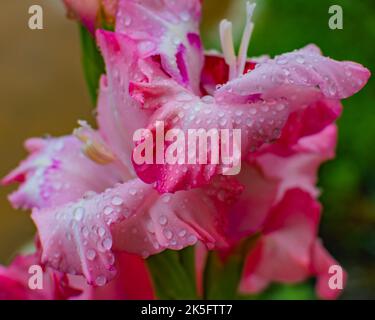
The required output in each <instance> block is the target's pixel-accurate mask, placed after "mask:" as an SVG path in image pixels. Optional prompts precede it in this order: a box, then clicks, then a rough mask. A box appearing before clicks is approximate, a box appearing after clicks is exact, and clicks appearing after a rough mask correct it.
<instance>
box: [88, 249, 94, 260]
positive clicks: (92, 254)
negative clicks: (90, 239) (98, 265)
mask: <svg viewBox="0 0 375 320" xmlns="http://www.w3.org/2000/svg"><path fill="white" fill-rule="evenodd" d="M95 257H96V252H95V250H93V249H89V250H87V252H86V258H87V259H88V260H90V261H93V260H94V259H95Z"/></svg>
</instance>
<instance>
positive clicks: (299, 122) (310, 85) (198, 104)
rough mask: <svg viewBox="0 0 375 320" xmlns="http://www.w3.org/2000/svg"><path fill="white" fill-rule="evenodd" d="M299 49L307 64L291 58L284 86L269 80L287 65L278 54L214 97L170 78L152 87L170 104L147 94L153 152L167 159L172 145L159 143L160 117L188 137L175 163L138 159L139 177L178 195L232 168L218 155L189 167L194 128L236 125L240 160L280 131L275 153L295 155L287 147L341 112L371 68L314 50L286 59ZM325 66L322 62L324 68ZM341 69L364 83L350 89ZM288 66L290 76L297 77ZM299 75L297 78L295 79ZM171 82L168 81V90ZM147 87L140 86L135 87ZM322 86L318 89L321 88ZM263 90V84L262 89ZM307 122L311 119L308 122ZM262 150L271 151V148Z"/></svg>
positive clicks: (314, 131) (232, 128)
mask: <svg viewBox="0 0 375 320" xmlns="http://www.w3.org/2000/svg"><path fill="white" fill-rule="evenodd" d="M298 54H300V55H301V56H302V55H303V57H304V60H303V61H304V63H303V64H302V63H300V62H301V61H300V60H299V59H298V58H295V60H298V61H300V62H294V63H293V64H292V62H290V64H291V66H290V68H291V69H290V70H291V71H294V72H295V75H293V77H295V79H294V80H293V81H292V84H290V83H286V82H285V84H284V85H281V84H280V85H275V84H272V83H274V81H272V80H269V79H268V80H267V76H268V75H269V77H271V76H272V75H273V74H275V73H276V74H277V72H279V71H280V70H283V69H282V68H285V66H283V65H280V62H278V61H279V59H281V58H278V59H276V60H275V61H272V60H266V62H259V63H258V65H259V66H260V67H258V68H255V69H254V70H253V71H251V72H250V73H248V74H246V75H245V76H243V77H241V78H240V79H238V80H233V81H231V82H230V83H228V84H227V85H224V86H223V87H222V88H221V89H218V90H217V91H216V93H215V96H214V98H212V97H211V96H205V97H203V98H199V97H197V96H194V95H193V94H191V93H189V92H188V91H186V90H182V88H180V89H179V87H178V84H176V83H174V82H173V80H171V79H169V80H168V79H166V80H165V81H164V82H163V85H162V86H161V85H160V86H159V87H157V84H154V88H153V89H154V90H155V91H156V92H159V93H160V94H161V95H162V96H163V97H164V100H166V101H165V102H164V103H163V101H161V99H160V98H158V99H156V98H154V97H152V96H151V97H150V95H149V96H148V97H150V98H149V99H148V101H146V102H145V103H144V104H147V106H148V107H149V108H150V106H151V107H152V106H153V107H154V108H156V109H157V110H156V111H155V113H154V114H153V116H152V117H151V118H150V121H149V126H148V130H149V131H148V132H151V133H152V135H153V139H152V141H153V142H154V148H155V150H154V152H153V155H155V154H156V153H157V152H158V150H157V148H159V150H160V149H161V150H164V160H165V159H167V158H168V155H167V154H166V152H167V149H168V146H170V145H173V144H172V143H171V142H166V141H163V142H162V143H164V147H163V145H160V143H159V144H158V145H156V143H155V141H156V138H155V136H156V132H157V122H158V121H159V122H160V121H161V122H163V125H164V131H165V132H167V131H170V129H177V130H178V131H179V133H182V136H183V137H182V138H180V139H179V142H180V143H179V147H180V149H178V150H181V154H183V155H182V156H181V154H180V155H179V156H178V157H177V160H176V162H178V163H177V164H173V163H172V164H171V163H170V162H169V163H164V164H163V163H161V164H160V162H159V163H155V161H154V163H149V162H148V163H147V162H146V163H139V162H137V161H135V169H136V172H137V174H138V176H139V177H140V178H141V179H142V180H143V181H145V182H147V183H153V182H156V188H157V189H158V190H159V192H174V191H176V190H181V189H189V188H196V187H200V186H203V185H205V184H207V183H209V181H210V180H211V179H212V178H213V177H214V176H215V175H217V174H221V173H223V171H224V170H225V169H228V166H226V167H225V166H224V165H223V163H222V162H221V161H220V160H219V162H215V163H213V162H210V161H207V162H206V163H203V164H196V163H195V164H193V165H190V164H189V163H190V161H189V151H191V150H188V144H189V142H190V141H189V137H188V131H189V130H192V129H195V130H196V131H197V130H199V129H204V130H205V133H206V134H207V133H208V132H209V131H210V130H211V129H213V130H216V131H217V130H221V129H227V130H235V129H238V130H239V131H240V133H241V148H240V151H241V152H240V155H241V156H242V158H246V157H248V156H249V155H251V153H252V152H254V151H256V150H257V149H259V147H261V146H262V145H264V144H267V143H269V142H271V141H275V140H278V139H279V138H280V135H281V133H282V134H283V135H282V136H281V137H282V140H281V142H280V144H276V146H275V147H273V146H270V148H271V149H274V151H272V152H275V153H276V152H277V153H279V154H282V153H284V154H286V155H287V154H288V153H290V152H292V153H293V151H292V150H290V149H289V148H290V147H291V146H292V145H293V144H295V143H296V141H297V140H298V139H299V138H300V137H303V136H306V135H311V134H314V133H317V132H319V131H321V130H322V129H324V128H325V127H326V126H328V125H329V124H330V123H332V121H334V120H335V119H336V118H337V117H338V116H339V114H340V112H341V105H340V103H339V101H338V100H335V99H339V98H345V97H347V96H349V95H351V94H354V93H355V92H357V91H358V90H360V89H361V88H362V86H363V85H364V84H365V82H366V81H367V78H368V76H369V72H368V71H367V69H365V68H363V67H361V66H359V65H357V64H353V63H349V62H345V63H344V62H336V61H333V60H330V59H328V58H324V57H322V56H321V55H320V54H318V53H317V52H316V51H315V50H314V49H313V48H310V47H308V48H305V49H302V50H300V51H299V53H298V52H296V53H291V54H287V55H286V56H287V57H288V58H289V59H290V61H294V60H292V59H291V56H293V57H294V55H297V57H298ZM309 59H310V60H309ZM305 61H306V62H305ZM316 61H317V62H316ZM314 63H315V65H314ZM305 64H306V65H305ZM296 65H298V68H297V66H296ZM321 65H323V66H325V69H324V68H322V67H321ZM308 66H309V67H308ZM279 69H280V70H279ZM259 70H260V71H259ZM343 70H346V71H347V72H350V73H351V74H352V77H355V78H354V80H355V83H357V84H358V83H359V82H361V85H360V86H359V85H357V86H354V85H353V86H352V85H350V86H348V85H347V82H348V81H349V80H348V79H347V78H342V77H344V76H346V75H345V73H343ZM263 71H264V72H263ZM291 71H290V75H292V72H291ZM282 72H283V71H282ZM288 72H289V71H288ZM301 74H302V75H304V76H308V77H307V78H306V79H308V80H309V81H307V80H306V81H305V80H303V81H302V80H301V78H298V75H301ZM325 74H328V75H330V78H329V79H330V80H325V79H326V77H327V76H325ZM346 74H347V73H346ZM264 75H266V80H264V79H263V78H264V77H263V76H264ZM340 77H341V78H340ZM298 79H300V82H297V80H298ZM332 79H339V80H340V81H337V82H335V83H336V84H337V86H338V85H341V87H338V88H337V90H336V93H337V94H338V95H337V96H335V95H333V96H332V95H331V96H330V97H328V95H327V98H325V95H326V91H327V90H328V89H326V88H325V86H326V85H327V83H328V82H329V81H331V82H332V81H333V80H332ZM310 80H311V81H310ZM323 80H324V81H325V82H324V81H323ZM354 80H353V81H354ZM167 82H169V87H168V85H167V84H166V83H167ZM351 83H352V82H351ZM142 85H143V84H138V89H139V88H140V87H142ZM148 86H149V85H148ZM318 86H319V87H320V88H321V90H318V89H317V88H318ZM239 88H240V89H241V90H242V91H241V90H240V89H239ZM260 88H263V89H262V90H260ZM145 90H146V89H145ZM252 90H254V91H252ZM139 91H142V90H139ZM278 94H280V95H278ZM306 119H308V120H307V121H306V124H305V122H304V121H305V120H306ZM284 129H285V130H284ZM294 129H295V130H294ZM159 132H160V131H159ZM175 139H176V138H175ZM219 139H220V140H219V142H222V140H221V137H219ZM230 142H231V141H230ZM237 145H238V144H237ZM219 146H220V143H219ZM235 146H236V144H235V143H234V142H232V147H235ZM210 147H211V146H210V145H208V147H207V159H210V157H209V155H210V152H211V151H212V149H211V148H210ZM219 148H220V147H219ZM277 148H278V149H277ZM265 149H266V152H269V151H267V148H265ZM222 151H223V149H220V151H219V154H220V155H221V154H222ZM162 152H163V151H162ZM237 155H238V154H237ZM254 156H256V154H254ZM154 160H155V159H154ZM221 160H222V159H221ZM232 160H234V159H232Z"/></svg>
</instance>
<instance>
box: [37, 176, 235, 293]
mask: <svg viewBox="0 0 375 320" xmlns="http://www.w3.org/2000/svg"><path fill="white" fill-rule="evenodd" d="M241 191H242V189H241V188H240V187H239V186H237V185H233V186H232V185H231V183H230V182H229V181H228V180H227V179H225V178H224V179H219V181H218V182H217V183H214V184H213V185H212V186H211V188H207V189H205V190H199V189H197V190H193V191H189V192H187V191H181V192H177V193H175V194H166V195H164V196H162V197H161V196H160V195H159V194H158V193H157V191H155V190H154V189H153V188H152V186H151V185H147V184H144V183H143V182H141V181H140V180H139V179H135V180H132V181H129V182H127V183H124V184H121V185H117V186H116V187H115V188H113V189H108V190H107V191H106V192H104V193H103V194H98V195H93V196H92V197H91V198H87V197H86V198H85V199H81V200H79V201H77V202H75V203H70V204H68V205H65V206H61V207H57V208H48V209H46V210H41V211H38V210H36V211H34V212H33V215H32V218H33V220H34V222H35V224H36V226H37V228H38V231H39V235H40V241H41V245H42V249H43V255H42V260H43V261H44V262H46V263H47V264H48V265H49V266H52V267H53V268H55V269H58V270H60V271H63V272H68V273H70V274H83V275H84V276H85V277H86V279H87V280H88V282H89V283H90V284H93V285H97V286H102V285H104V284H106V283H107V282H108V281H109V280H110V279H112V278H113V277H114V276H115V274H116V268H115V256H114V254H113V253H114V252H117V251H119V250H120V251H127V252H130V253H136V254H138V255H142V256H143V257H144V258H145V257H148V256H149V255H150V254H156V253H158V252H161V251H163V250H164V249H167V248H168V249H174V250H180V249H182V248H183V247H186V246H189V245H193V244H195V243H196V242H197V241H198V240H201V241H202V242H204V243H205V244H206V245H207V246H209V247H213V246H224V245H226V242H225V239H224V237H223V236H222V230H223V229H224V224H225V209H226V208H227V207H228V205H229V204H230V203H231V202H232V201H233V200H234V199H235V197H236V196H237V194H238V193H239V192H241ZM112 247H113V248H112Z"/></svg>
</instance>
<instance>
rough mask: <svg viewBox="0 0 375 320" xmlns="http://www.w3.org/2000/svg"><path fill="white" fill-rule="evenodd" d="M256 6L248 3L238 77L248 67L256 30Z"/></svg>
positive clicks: (239, 56)
mask: <svg viewBox="0 0 375 320" xmlns="http://www.w3.org/2000/svg"><path fill="white" fill-rule="evenodd" d="M255 6H256V4H255V3H252V4H250V2H247V3H246V14H247V16H246V25H245V29H244V31H243V34H242V40H241V45H240V50H239V53H238V62H237V65H238V69H237V72H238V73H237V76H240V75H242V74H243V71H244V70H245V65H246V59H247V50H248V48H249V43H250V39H251V35H252V33H253V30H254V23H253V21H252V18H253V13H254V9H255Z"/></svg>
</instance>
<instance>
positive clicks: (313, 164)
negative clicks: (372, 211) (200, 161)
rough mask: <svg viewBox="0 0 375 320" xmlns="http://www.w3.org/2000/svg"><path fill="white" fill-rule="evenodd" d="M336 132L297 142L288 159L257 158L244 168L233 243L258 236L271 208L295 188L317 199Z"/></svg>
mask: <svg viewBox="0 0 375 320" xmlns="http://www.w3.org/2000/svg"><path fill="white" fill-rule="evenodd" d="M336 138H337V128H336V126H335V125H331V126H329V127H327V128H326V129H324V130H323V131H322V132H320V133H318V134H315V135H312V136H308V137H305V138H302V139H299V140H298V143H297V144H295V145H294V146H293V148H292V150H293V152H292V153H290V154H289V155H288V156H287V157H285V156H280V155H278V154H277V153H274V152H272V150H273V149H272V146H270V147H269V148H267V151H268V152H266V151H265V152H264V153H258V154H256V155H254V157H253V158H251V159H250V161H249V162H248V163H246V164H244V165H243V168H242V170H241V173H240V174H239V175H238V176H237V179H238V180H239V182H240V183H241V184H243V185H244V186H245V188H244V191H243V193H242V194H241V196H240V197H239V199H238V201H237V202H236V203H234V204H233V206H232V208H231V209H230V211H229V217H230V219H229V224H228V234H229V235H230V237H231V238H233V239H234V240H238V239H240V238H242V237H244V236H247V235H251V234H254V233H256V232H257V231H258V230H259V229H260V228H261V227H262V225H263V224H264V222H265V220H266V219H267V217H268V215H269V212H270V210H271V208H272V206H274V205H276V204H277V203H278V202H279V201H280V200H281V199H283V197H284V195H285V193H286V192H287V191H288V190H290V189H294V188H298V189H301V190H303V191H305V192H307V193H309V194H310V195H311V196H312V197H314V198H315V197H317V196H318V195H319V191H318V189H317V187H316V182H317V173H318V169H319V167H320V165H321V164H322V163H323V162H325V161H327V160H329V159H332V158H333V156H334V153H335V146H336Z"/></svg>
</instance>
